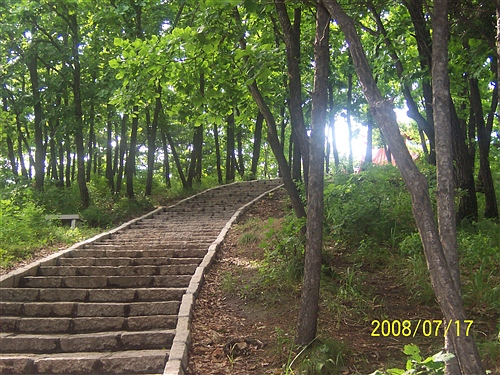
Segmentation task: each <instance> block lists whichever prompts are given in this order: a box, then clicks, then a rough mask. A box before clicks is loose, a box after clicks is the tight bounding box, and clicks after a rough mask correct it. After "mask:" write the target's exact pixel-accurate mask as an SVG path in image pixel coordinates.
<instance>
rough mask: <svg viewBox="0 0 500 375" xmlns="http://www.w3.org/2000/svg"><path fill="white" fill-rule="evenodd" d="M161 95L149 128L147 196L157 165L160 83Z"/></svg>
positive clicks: (145, 192) (159, 87)
mask: <svg viewBox="0 0 500 375" xmlns="http://www.w3.org/2000/svg"><path fill="white" fill-rule="evenodd" d="M156 92H157V94H158V95H159V96H158V97H157V98H156V103H155V109H154V113H153V121H152V122H151V127H150V128H149V129H148V130H149V132H148V172H147V177H146V189H145V191H144V195H145V196H149V195H151V193H152V190H153V172H154V167H155V155H156V131H157V129H158V119H159V116H160V110H161V85H160V84H158V87H157V89H156Z"/></svg>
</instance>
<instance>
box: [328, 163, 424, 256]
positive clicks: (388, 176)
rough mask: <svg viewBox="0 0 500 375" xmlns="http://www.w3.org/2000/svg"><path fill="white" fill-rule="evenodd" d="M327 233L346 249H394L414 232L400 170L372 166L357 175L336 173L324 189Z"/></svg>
mask: <svg viewBox="0 0 500 375" xmlns="http://www.w3.org/2000/svg"><path fill="white" fill-rule="evenodd" d="M325 220H326V226H327V228H326V229H327V231H328V233H329V234H330V235H331V236H332V237H333V238H334V239H335V240H337V241H340V242H342V243H343V244H344V245H346V246H351V247H352V246H355V247H357V246H359V244H360V243H361V242H362V241H363V240H368V239H369V241H370V243H371V244H384V245H390V246H393V245H394V244H395V242H397V241H398V240H399V239H400V238H402V237H404V236H405V235H406V234H408V233H411V232H413V231H414V230H415V225H414V220H413V216H412V212H411V200H410V196H409V194H408V192H407V191H406V188H405V187H404V183H403V181H402V178H401V176H400V174H399V171H398V170H397V169H396V168H394V167H392V166H383V167H373V168H370V169H368V170H366V171H363V172H361V173H359V174H356V175H346V174H336V175H334V176H333V181H331V182H330V183H328V184H327V185H326V188H325Z"/></svg>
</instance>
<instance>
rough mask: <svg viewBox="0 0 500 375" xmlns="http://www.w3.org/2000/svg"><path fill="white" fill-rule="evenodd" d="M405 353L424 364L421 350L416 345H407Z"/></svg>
mask: <svg viewBox="0 0 500 375" xmlns="http://www.w3.org/2000/svg"><path fill="white" fill-rule="evenodd" d="M403 353H405V354H406V355H408V356H410V358H411V359H413V360H415V361H417V362H422V357H421V356H420V349H419V348H418V346H417V345H415V344H410V345H405V347H404V349H403Z"/></svg>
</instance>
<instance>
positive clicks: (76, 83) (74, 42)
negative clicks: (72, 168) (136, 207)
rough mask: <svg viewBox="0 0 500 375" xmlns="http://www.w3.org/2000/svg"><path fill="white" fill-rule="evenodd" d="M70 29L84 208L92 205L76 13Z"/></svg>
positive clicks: (79, 185) (79, 165) (79, 164)
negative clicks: (87, 180) (87, 175)
mask: <svg viewBox="0 0 500 375" xmlns="http://www.w3.org/2000/svg"><path fill="white" fill-rule="evenodd" d="M69 21H70V22H69V23H70V25H69V27H70V29H71V39H72V53H73V100H74V102H75V119H76V124H75V143H76V155H77V163H78V174H77V182H78V188H79V190H80V202H81V205H82V207H83V208H87V207H88V206H89V204H90V197H89V191H88V189H87V182H86V179H85V150H84V147H83V110H82V99H81V89H80V57H79V51H78V48H79V45H80V44H79V36H78V23H77V19H76V13H73V14H70V15H69Z"/></svg>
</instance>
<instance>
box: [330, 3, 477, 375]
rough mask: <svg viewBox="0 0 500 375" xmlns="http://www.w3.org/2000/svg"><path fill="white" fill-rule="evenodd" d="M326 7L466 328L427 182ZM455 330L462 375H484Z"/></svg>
mask: <svg viewBox="0 0 500 375" xmlns="http://www.w3.org/2000/svg"><path fill="white" fill-rule="evenodd" d="M323 3H324V4H325V5H326V7H327V9H328V10H329V12H330V14H331V15H332V17H334V18H335V19H336V20H337V22H338V24H339V25H340V27H341V29H342V31H343V33H344V35H345V37H346V41H347V43H348V44H349V48H350V50H351V54H352V57H353V62H354V65H355V68H356V71H357V73H358V77H359V79H360V82H361V84H362V88H363V92H364V95H365V97H366V99H367V101H368V104H369V105H370V107H371V110H372V113H373V117H374V118H375V120H376V121H377V123H378V125H379V126H380V128H381V129H382V131H383V133H384V135H385V137H386V139H387V141H388V144H389V146H390V148H391V151H392V153H393V154H394V156H395V158H396V163H397V165H398V167H399V170H400V172H401V175H402V177H403V179H404V181H405V183H406V185H407V187H408V190H409V192H410V194H411V197H412V207H413V215H414V216H415V221H416V224H417V227H418V230H419V233H420V237H421V239H422V244H423V247H424V252H425V256H426V259H427V264H428V266H429V272H430V276H431V284H432V287H433V289H434V292H435V294H436V298H437V301H438V304H439V306H440V308H441V311H442V312H443V315H444V318H445V320H446V321H447V322H452V323H455V322H456V321H460V322H461V324H465V323H464V319H466V315H465V311H464V308H463V305H462V300H461V297H460V293H459V291H458V290H457V288H456V285H455V281H454V279H453V276H452V272H453V271H452V270H451V265H450V264H448V260H447V258H446V256H445V253H444V250H443V244H442V243H441V239H440V235H439V231H438V227H437V224H436V222H435V219H434V213H433V210H432V204H431V199H430V196H429V191H428V184H427V181H426V179H425V177H424V176H423V175H422V173H421V172H420V171H419V170H418V168H417V167H416V165H415V163H414V162H413V160H412V158H411V155H410V153H409V152H408V149H407V148H406V145H405V144H404V141H403V138H402V137H401V134H400V132H399V128H398V124H397V120H396V114H395V113H394V108H393V105H392V103H391V102H390V101H389V100H385V99H384V98H383V97H382V95H381V93H380V91H379V89H378V87H377V85H376V82H375V79H374V78H373V75H372V71H371V68H370V66H369V63H368V60H367V58H366V55H365V53H364V50H363V46H362V44H361V40H360V38H359V36H358V34H357V32H356V28H355V25H354V21H353V20H352V19H351V18H350V17H349V16H348V15H347V14H346V13H345V12H344V10H343V9H342V7H341V6H340V5H339V4H338V3H337V1H336V0H323ZM455 328H456V325H455V324H450V335H451V340H452V341H453V346H454V348H455V349H456V353H455V355H456V357H457V359H458V361H459V365H460V369H461V373H462V374H463V375H469V374H471V375H472V374H475V375H477V374H484V370H483V369H482V365H481V360H480V358H479V355H478V354H477V348H476V345H475V343H474V339H473V338H472V336H465V335H464V334H463V331H462V332H460V333H461V334H460V335H458V334H457V331H456V329H455Z"/></svg>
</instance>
